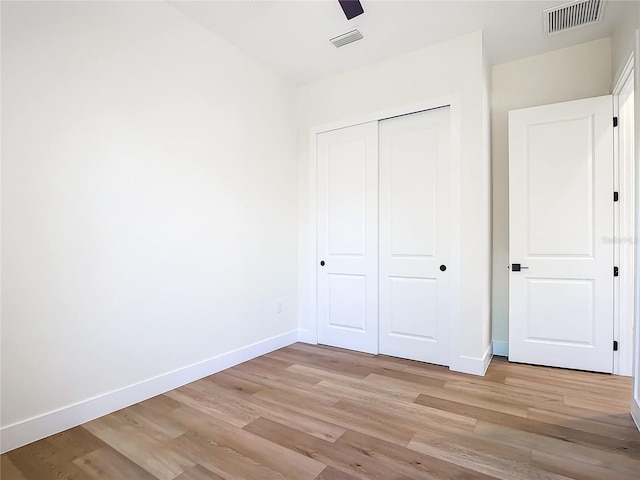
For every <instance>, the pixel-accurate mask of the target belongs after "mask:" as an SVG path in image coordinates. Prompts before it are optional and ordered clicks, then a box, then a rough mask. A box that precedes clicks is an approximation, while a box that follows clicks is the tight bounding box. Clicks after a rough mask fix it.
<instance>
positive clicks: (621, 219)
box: [613, 53, 638, 376]
mask: <svg viewBox="0 0 640 480" xmlns="http://www.w3.org/2000/svg"><path fill="white" fill-rule="evenodd" d="M633 73H634V54H633V53H632V54H631V56H630V58H629V60H628V61H627V63H626V65H625V67H624V69H623V70H622V73H621V75H620V77H619V78H618V81H617V82H616V85H615V87H614V88H613V114H614V116H615V117H619V116H620V96H621V95H622V93H623V91H624V89H625V87H627V85H628V82H631V86H632V88H633V82H634V78H633ZM637 94H638V92H634V95H637ZM618 125H619V126H618V128H615V129H614V132H613V135H614V138H613V152H614V157H613V158H614V191H616V192H619V199H620V201H619V202H617V203H614V234H613V242H614V245H613V248H614V265H619V267H620V272H621V275H620V276H619V277H617V278H616V279H614V313H613V334H614V337H613V338H614V339H615V340H617V341H618V345H619V350H618V351H616V352H614V353H613V373H614V374H616V375H625V376H631V375H632V372H633V358H634V357H633V343H634V342H633V322H634V317H633V312H634V308H635V307H634V291H635V278H634V275H635V247H636V245H635V244H636V240H635V195H636V191H635V180H634V179H635V165H634V158H633V156H631V157H630V158H627V159H626V160H627V161H626V162H624V159H622V158H621V154H622V152H621V150H622V149H621V145H620V142H621V140H622V138H621V135H620V128H622V125H620V124H618ZM629 302H630V303H631V308H630V309H629V308H623V306H624V305H625V304H627V305H628V303H629Z"/></svg>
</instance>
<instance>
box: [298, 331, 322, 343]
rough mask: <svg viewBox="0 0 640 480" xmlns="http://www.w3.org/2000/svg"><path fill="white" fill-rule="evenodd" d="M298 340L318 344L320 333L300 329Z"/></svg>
mask: <svg viewBox="0 0 640 480" xmlns="http://www.w3.org/2000/svg"><path fill="white" fill-rule="evenodd" d="M298 341H299V342H303V343H310V344H311V345H317V344H318V333H317V332H314V331H313V330H305V329H302V328H301V329H300V330H298Z"/></svg>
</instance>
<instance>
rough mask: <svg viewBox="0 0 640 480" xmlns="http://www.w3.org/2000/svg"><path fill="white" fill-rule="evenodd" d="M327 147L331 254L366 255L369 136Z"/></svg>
mask: <svg viewBox="0 0 640 480" xmlns="http://www.w3.org/2000/svg"><path fill="white" fill-rule="evenodd" d="M328 149H329V151H328V154H327V158H328V160H329V164H328V166H327V168H328V188H329V194H328V195H327V200H328V202H329V205H328V209H329V215H328V218H329V225H328V232H327V233H328V236H329V253H330V254H331V255H344V256H349V255H354V256H364V255H365V234H366V221H365V220H366V215H365V207H366V187H367V186H366V176H365V168H366V155H367V146H366V139H365V138H358V139H354V140H345V141H343V142H336V143H335V144H331V145H329V146H328Z"/></svg>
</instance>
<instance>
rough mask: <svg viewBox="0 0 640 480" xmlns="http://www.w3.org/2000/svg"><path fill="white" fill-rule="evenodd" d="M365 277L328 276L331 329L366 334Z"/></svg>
mask: <svg viewBox="0 0 640 480" xmlns="http://www.w3.org/2000/svg"><path fill="white" fill-rule="evenodd" d="M366 282H367V277H366V276H364V275H341V274H332V273H330V274H329V319H328V321H329V322H328V323H329V325H330V326H332V327H342V328H346V329H349V330H354V331H358V332H363V333H364V332H366V303H367V283H366Z"/></svg>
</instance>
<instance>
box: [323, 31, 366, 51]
mask: <svg viewBox="0 0 640 480" xmlns="http://www.w3.org/2000/svg"><path fill="white" fill-rule="evenodd" d="M363 38H364V36H363V35H362V33H360V30H358V29H357V28H356V29H355V30H351V31H350V32H347V33H343V34H342V35H338V36H337V37H333V38H332V39H331V40H330V41H331V43H333V45H334V46H335V47H336V48H339V47H344V46H345V45H347V44H349V43H353V42H355V41H357V40H361V39H363Z"/></svg>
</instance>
